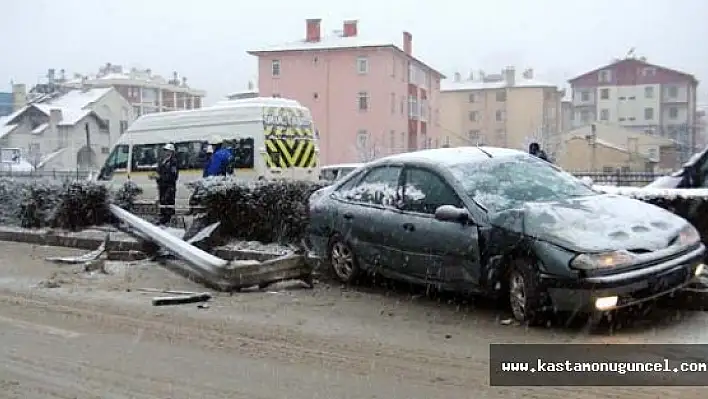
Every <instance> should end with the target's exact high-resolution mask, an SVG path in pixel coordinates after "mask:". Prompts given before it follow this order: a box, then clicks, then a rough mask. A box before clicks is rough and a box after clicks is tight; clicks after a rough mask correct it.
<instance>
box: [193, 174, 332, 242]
mask: <svg viewBox="0 0 708 399" xmlns="http://www.w3.org/2000/svg"><path fill="white" fill-rule="evenodd" d="M192 186H193V187H194V194H193V195H192V198H191V200H190V205H192V206H195V207H200V209H203V210H204V213H205V216H206V220H207V221H208V222H210V223H211V222H216V221H220V222H221V226H222V231H221V233H222V234H223V235H225V236H230V237H233V238H238V239H242V240H246V241H260V242H263V243H280V244H296V245H297V244H300V243H301V240H302V239H303V237H304V235H305V229H306V228H307V222H308V216H307V212H308V211H307V208H308V198H309V197H310V194H312V193H313V192H314V191H315V190H317V189H319V188H321V187H323V186H324V184H322V183H313V182H305V181H257V182H243V181H239V180H236V179H234V178H230V177H211V178H208V179H203V180H200V181H198V182H196V183H194V184H193V185H192Z"/></svg>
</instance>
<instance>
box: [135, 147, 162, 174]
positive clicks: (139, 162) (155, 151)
mask: <svg viewBox="0 0 708 399" xmlns="http://www.w3.org/2000/svg"><path fill="white" fill-rule="evenodd" d="M164 146H165V144H164V143H160V144H138V145H135V146H133V157H132V162H131V167H130V169H131V170H133V171H136V172H141V171H143V172H144V171H151V170H156V169H157V163H158V162H159V160H160V157H161V155H162V150H161V149H162V147H164Z"/></svg>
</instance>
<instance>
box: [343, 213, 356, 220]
mask: <svg viewBox="0 0 708 399" xmlns="http://www.w3.org/2000/svg"><path fill="white" fill-rule="evenodd" d="M342 216H343V217H344V219H346V220H351V219H354V215H353V214H351V213H349V212H347V213H345V214H344V215H342Z"/></svg>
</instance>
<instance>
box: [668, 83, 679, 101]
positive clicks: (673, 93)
mask: <svg viewBox="0 0 708 399" xmlns="http://www.w3.org/2000/svg"><path fill="white" fill-rule="evenodd" d="M668 95H669V98H676V97H678V87H676V86H670V87H669V90H668Z"/></svg>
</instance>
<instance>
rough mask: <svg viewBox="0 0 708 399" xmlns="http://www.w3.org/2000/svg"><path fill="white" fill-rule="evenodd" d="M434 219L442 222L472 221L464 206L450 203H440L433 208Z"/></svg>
mask: <svg viewBox="0 0 708 399" xmlns="http://www.w3.org/2000/svg"><path fill="white" fill-rule="evenodd" d="M435 219H437V220H440V221H443V222H457V223H469V222H471V221H472V218H471V217H470V213H469V212H468V211H467V209H465V208H458V207H456V206H452V205H442V206H439V207H438V208H437V209H436V210H435Z"/></svg>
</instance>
